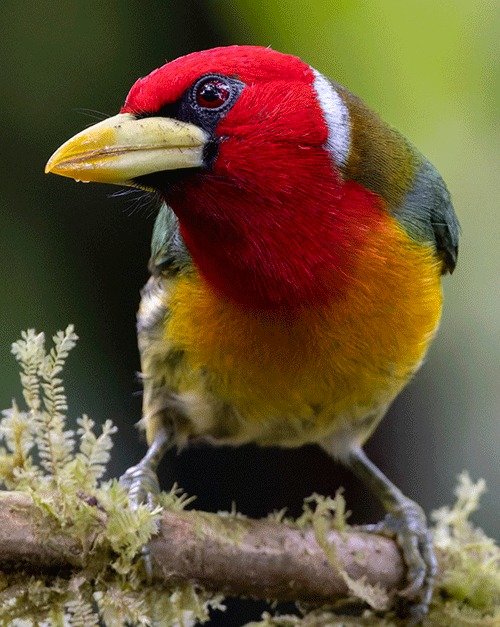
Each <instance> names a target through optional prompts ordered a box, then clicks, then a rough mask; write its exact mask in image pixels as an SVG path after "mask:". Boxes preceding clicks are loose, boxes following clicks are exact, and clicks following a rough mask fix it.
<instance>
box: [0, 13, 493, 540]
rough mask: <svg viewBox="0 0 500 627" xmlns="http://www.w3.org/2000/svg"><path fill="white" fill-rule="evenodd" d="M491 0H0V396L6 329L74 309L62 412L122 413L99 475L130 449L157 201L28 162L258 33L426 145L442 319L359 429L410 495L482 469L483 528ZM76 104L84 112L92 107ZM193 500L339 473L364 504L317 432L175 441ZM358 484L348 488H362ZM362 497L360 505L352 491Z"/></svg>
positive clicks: (426, 499) (136, 446)
mask: <svg viewBox="0 0 500 627" xmlns="http://www.w3.org/2000/svg"><path fill="white" fill-rule="evenodd" d="M499 32H500V5H499V4H498V3H497V2H494V1H491V2H486V1H484V0H476V1H474V0H462V1H459V0H458V1H457V0H432V1H431V0H419V1H418V2H417V1H415V2H407V3H405V2H401V1H400V0H379V1H369V0H365V1H359V0H358V1H351V0H339V1H338V2H335V1H334V0H310V1H309V2H307V3H304V2H301V1H299V0H280V1H279V2H275V1H272V2H271V1H269V2H266V1H264V0H261V1H259V0H234V1H233V2H231V3H229V2H225V1H223V0H213V1H212V2H210V3H207V2H202V1H201V0H167V1H165V2H161V1H160V0H110V1H108V2H104V1H102V0H99V1H97V0H66V1H65V2H63V1H62V0H59V1H53V2H43V0H42V1H39V0H37V1H36V2H35V1H34V0H15V1H14V0H3V2H2V7H1V8H0V51H1V60H2V63H1V70H0V88H1V96H0V111H1V123H0V134H1V144H0V159H1V161H2V164H1V165H2V172H3V175H2V177H1V180H0V185H1V193H0V229H1V240H0V241H1V244H0V262H1V269H2V270H1V274H0V317H1V320H0V339H1V342H0V364H1V373H2V376H1V382H0V402H1V407H7V406H9V405H10V403H11V399H12V397H13V396H15V397H17V398H18V399H19V400H20V401H21V392H20V385H19V382H18V373H17V366H16V364H15V362H14V359H13V358H12V357H11V355H10V344H11V343H12V342H13V341H14V340H16V339H17V338H18V337H19V334H20V331H21V329H26V328H28V327H35V328H36V329H37V330H44V331H46V332H47V334H48V335H49V336H50V335H52V334H53V333H54V332H55V331H56V330H58V329H61V328H65V327H66V325H67V324H68V322H73V323H74V324H75V326H76V331H77V333H78V334H79V335H80V337H81V340H80V342H79V345H78V346H77V348H76V349H75V350H74V351H73V353H72V355H71V357H70V359H69V362H68V369H67V374H66V379H65V380H66V386H67V390H68V395H69V400H70V414H71V416H72V418H75V417H76V416H78V415H80V414H81V413H83V412H87V413H89V414H90V416H91V417H92V418H94V419H95V420H96V421H98V422H101V421H104V420H105V419H106V418H111V419H113V421H115V422H116V423H117V424H118V425H119V426H120V435H119V446H117V448H116V450H115V456H114V460H113V465H112V467H111V473H112V474H119V473H121V472H123V470H124V469H125V468H126V467H127V465H129V464H130V463H132V462H135V461H136V460H138V458H139V456H140V455H141V454H142V452H143V451H144V450H145V448H144V445H143V444H142V443H139V440H138V438H137V434H136V431H135V429H134V427H133V424H134V422H136V420H137V419H138V418H139V416H140V394H139V390H140V386H139V384H138V382H137V380H136V377H135V373H136V371H137V370H138V369H139V362H138V355H137V350H136V345H135V311H136V308H137V305H138V302H139V289H140V287H141V285H142V284H143V283H144V282H145V281H146V279H147V270H146V265H147V260H148V253H149V238H150V233H151V229H152V225H153V219H154V211H153V210H152V209H151V208H148V207H146V208H144V207H141V204H143V203H142V202H141V199H140V198H139V197H138V196H136V195H134V194H132V195H126V196H119V195H118V196H113V194H114V193H115V192H116V191H119V190H118V188H116V189H114V188H111V187H106V186H100V185H86V186H83V185H76V184H75V183H74V182H72V181H70V180H64V179H62V178H59V177H55V176H45V175H44V174H43V169H44V165H45V162H46V161H47V159H48V157H49V156H50V154H51V153H52V152H53V151H54V150H55V149H56V148H57V147H58V146H59V145H60V144H61V143H62V142H63V141H65V140H66V139H68V138H69V137H70V136H71V135H73V134H74V133H75V132H77V131H79V130H81V129H82V128H83V127H85V126H86V125H88V124H90V123H93V122H94V121H96V120H97V119H100V118H101V117H102V116H101V115H100V114H99V113H96V114H95V115H94V114H92V113H91V114H88V113H86V112H84V111H82V109H90V110H93V111H98V112H103V113H104V114H110V115H112V114H114V113H116V112H118V110H119V108H120V106H121V104H122V103H123V101H124V98H125V96H126V94H127V92H128V90H129V88H130V86H131V85H132V84H133V82H134V81H135V80H136V79H137V78H138V77H139V76H144V75H145V74H147V73H149V72H150V71H151V70H152V69H154V68H155V67H157V66H159V65H162V64H163V63H164V61H165V59H166V58H167V59H169V60H171V59H173V58H175V57H177V56H180V55H182V54H186V53H188V52H191V51H193V50H199V49H203V48H209V47H213V46H217V45H227V44H231V43H239V44H260V45H266V46H271V47H273V48H275V49H278V50H281V51H283V52H289V53H293V54H296V55H298V56H300V57H301V58H302V59H304V60H305V61H307V62H308V63H310V64H311V65H312V66H314V67H316V68H318V69H319V70H320V71H321V72H323V73H325V74H327V75H329V76H331V77H333V78H335V79H336V80H338V81H339V82H341V83H342V84H344V85H345V86H346V87H347V88H349V89H350V90H351V91H353V92H354V93H356V94H357V95H359V96H361V97H362V98H364V99H365V100H366V101H367V102H368V103H369V104H370V105H371V106H372V107H373V108H374V109H375V110H377V111H379V112H380V113H381V115H382V117H383V118H385V119H386V120H387V121H389V122H390V123H391V124H393V125H394V126H395V127H396V128H398V129H399V130H400V131H401V132H402V133H403V134H404V135H406V136H407V137H408V138H409V139H410V140H411V141H413V142H414V143H415V144H416V145H417V146H418V148H419V149H420V150H421V151H422V152H423V153H424V154H425V155H426V156H428V158H429V159H430V160H431V161H432V162H433V163H434V165H435V166H436V167H437V168H438V170H439V171H440V172H441V174H442V175H443V177H444V179H445V181H446V182H447V183H448V186H449V188H450V190H451V192H452V195H453V198H454V202H455V207H456V210H457V213H458V215H459V217H460V220H461V223H462V228H463V238H462V242H461V250H460V255H459V264H458V267H457V270H456V272H455V274H454V275H453V277H451V278H450V277H446V278H445V280H444V291H445V309H444V316H443V320H442V325H441V330H440V333H439V335H438V337H437V340H436V341H435V343H434V345H433V346H432V348H431V351H430V353H429V356H428V359H427V362H426V364H425V365H424V367H423V368H422V370H421V372H420V373H419V375H418V376H417V378H416V380H415V381H414V382H413V383H412V384H411V385H410V386H409V387H408V388H407V389H406V391H405V392H404V393H403V394H402V395H401V396H400V397H399V398H398V399H397V401H396V402H395V404H394V406H393V407H392V408H391V411H390V413H389V414H388V416H387V417H386V419H385V421H384V422H383V423H382V425H381V426H380V427H379V429H378V431H377V432H376V434H375V435H374V437H373V438H372V440H371V441H370V442H369V444H368V445H367V450H368V452H369V453H370V454H371V456H372V458H373V459H374V461H376V462H377V463H378V464H379V465H380V467H381V468H382V469H383V470H384V471H385V472H386V473H387V474H388V475H389V477H391V478H392V479H393V480H394V481H395V482H396V483H397V484H398V485H399V486H400V487H401V488H402V489H403V490H404V491H405V492H406V493H407V494H408V495H409V496H411V497H413V498H415V499H417V500H418V501H419V502H420V503H421V504H422V505H423V506H424V508H425V509H426V510H427V511H430V510H431V509H433V508H436V507H438V506H441V505H442V504H444V503H449V502H451V500H452V490H453V487H454V486H455V477H456V475H457V473H458V472H460V471H461V470H463V469H468V470H469V471H470V473H471V475H472V477H473V478H479V477H484V478H485V479H486V480H487V484H488V487H489V492H488V494H487V495H486V496H485V497H484V498H483V501H482V509H481V510H480V512H479V513H478V514H477V515H476V516H475V520H476V521H477V522H478V523H479V524H480V525H481V526H483V527H484V528H485V530H486V531H487V532H488V533H489V534H491V535H492V536H494V537H496V538H497V539H498V538H499V537H500V526H499V522H498V502H499V499H498V494H499V493H500V465H499V457H500V455H499V451H500V420H499V415H500V324H499V310H500V307H499V305H500V285H499V283H500V282H499V278H498V269H499V268H500V247H499V245H498V243H497V242H498V239H499V233H500V212H499V198H500V166H499V157H500V148H499V140H500V131H499V129H500V72H499V64H500V37H499ZM89 115H90V117H89ZM163 472H164V476H163V478H162V481H163V483H164V485H166V484H168V481H169V480H170V479H171V478H175V479H177V480H179V482H180V483H181V485H182V486H183V487H185V488H186V489H187V490H188V492H190V493H194V494H197V495H199V499H198V501H197V506H198V507H207V508H210V509H217V508H225V509H228V508H230V507H231V502H232V501H233V500H235V501H236V504H237V505H238V507H239V509H240V510H242V511H243V512H244V513H246V514H249V515H262V514H264V513H265V512H266V511H269V510H272V509H274V508H281V507H284V506H286V505H288V506H289V507H290V508H291V511H292V512H293V513H297V512H298V511H299V510H300V504H301V501H302V498H303V497H304V496H306V495H307V494H309V493H311V492H312V491H314V490H315V491H318V492H323V493H326V492H330V493H333V491H334V490H335V488H336V487H337V486H338V485H340V484H343V485H346V487H347V486H351V487H352V486H354V488H356V489H351V493H350V492H349V488H348V491H347V499H348V504H349V507H350V508H351V509H352V510H353V511H354V517H355V518H356V519H364V520H366V519H372V520H374V519H375V518H377V517H378V516H379V515H380V514H381V512H380V510H379V509H378V506H376V505H375V504H374V503H373V501H372V500H371V499H369V497H367V496H366V493H365V492H364V490H360V489H359V485H358V484H356V483H355V482H353V483H349V482H350V477H349V474H348V473H345V472H344V471H343V470H342V469H340V468H339V467H338V466H336V465H334V464H333V463H332V462H330V461H329V460H328V459H326V456H325V455H323V454H322V453H321V452H320V451H318V450H316V449H315V448H314V447H306V448H305V449H303V450H301V451H285V452H283V453H280V452H278V451H276V450H268V451H258V450H256V449H255V448H254V447H245V448H243V449H241V450H238V451H227V450H224V451H221V450H217V451H213V450H211V449H205V448H199V449H196V450H193V451H188V452H185V453H183V454H182V455H180V456H177V455H174V454H172V455H171V456H170V457H169V459H168V463H167V464H166V465H165V467H164V468H163ZM360 494H361V495H362V498H361V499H359V495H360ZM358 500H360V501H361V502H360V503H358V502H357V501H358Z"/></svg>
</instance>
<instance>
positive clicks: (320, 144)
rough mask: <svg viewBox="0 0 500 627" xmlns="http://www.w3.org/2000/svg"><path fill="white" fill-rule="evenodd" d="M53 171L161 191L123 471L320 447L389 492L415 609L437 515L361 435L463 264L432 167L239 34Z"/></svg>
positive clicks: (134, 91) (413, 359) (153, 81)
mask: <svg viewBox="0 0 500 627" xmlns="http://www.w3.org/2000/svg"><path fill="white" fill-rule="evenodd" d="M46 172H52V173H55V174H59V175H62V176H66V177H70V178H73V179H75V180H79V181H87V182H88V181H93V182H103V183H111V184H117V185H122V186H129V187H136V188H141V189H143V190H147V191H149V192H151V193H152V194H154V195H156V196H157V197H159V199H160V201H161V206H160V208H159V211H158V215H157V218H156V222H155V225H154V228H153V236H152V244H151V259H150V263H149V269H150V273H151V276H150V278H149V281H148V282H147V284H146V286H145V287H144V289H143V290H142V293H141V303H140V307H139V312H138V317H137V326H138V344H139V352H140V357H141V370H142V381H143V411H142V419H141V424H142V425H143V427H144V429H145V432H146V438H147V442H148V445H149V449H148V452H147V454H146V456H145V458H144V459H143V460H142V461H141V462H139V464H137V465H136V466H134V467H132V468H131V469H129V471H127V473H126V477H125V478H126V480H128V482H129V486H130V485H131V484H134V482H135V483H137V485H139V486H142V487H144V486H147V487H146V488H144V489H145V490H146V492H149V491H150V490H151V489H152V488H153V487H154V485H153V484H154V479H151V477H155V476H156V475H155V471H156V468H157V466H158V464H159V462H160V460H161V458H162V456H163V454H164V452H165V451H166V450H167V449H168V448H170V447H172V446H174V445H176V446H177V447H178V448H179V449H182V448H184V447H186V446H188V445H190V444H192V443H194V442H199V441H205V442H210V443H212V444H230V445H240V444H245V443H248V442H254V443H257V444H258V445H262V446H281V447H298V446H301V445H303V444H306V443H318V444H319V445H320V446H321V447H322V448H323V449H324V450H326V451H327V452H328V453H329V454H330V455H331V456H332V457H333V458H335V459H336V460H337V461H339V462H340V463H342V464H344V465H345V466H346V467H348V468H350V469H351V470H352V471H353V472H354V474H355V475H357V476H358V477H359V478H360V479H361V480H362V481H364V483H365V484H366V486H367V487H368V488H369V489H370V490H371V491H372V492H373V493H374V494H375V495H376V496H377V497H378V498H379V499H380V501H381V502H382V504H383V505H384V507H385V509H386V511H387V515H386V517H385V518H384V519H383V520H382V521H381V522H380V523H377V524H376V525H372V526H368V527H370V529H371V530H372V531H375V532H377V533H386V534H388V535H391V536H392V537H394V538H396V540H397V541H398V543H399V545H400V546H401V549H402V552H403V557H404V559H405V561H406V564H407V567H408V571H407V584H406V587H405V589H404V590H401V591H399V593H400V595H401V597H402V598H405V599H407V600H408V604H409V606H410V609H409V610H408V612H409V620H410V624H418V623H419V622H421V621H422V620H423V618H424V617H425V615H426V612H427V611H428V608H429V603H430V600H431V595H432V590H433V585H434V579H435V572H436V558H435V555H434V551H433V544H432V538H431V535H430V533H429V530H428V526H427V521H426V517H425V514H424V512H423V510H422V508H421V507H420V506H419V505H418V504H417V503H416V502H414V501H413V500H411V499H410V498H408V497H407V496H405V495H404V494H403V493H402V492H401V491H400V490H399V489H398V488H397V487H396V486H395V485H394V484H393V483H392V482H391V481H390V480H389V479H388V478H387V477H386V476H385V475H384V474H383V473H382V472H381V471H380V470H379V469H378V468H377V467H376V466H375V465H374V464H373V463H372V462H371V461H370V459H369V458H368V457H367V456H366V454H365V452H364V450H363V444H364V443H365V441H366V440H367V439H368V437H369V436H370V435H371V434H372V432H373V431H374V429H375V428H376V426H377V425H378V423H379V422H380V420H381V419H382V417H383V416H384V414H385V413H386V411H387V409H388V407H389V406H390V404H391V402H392V401H393V400H394V398H395V397H396V396H397V395H398V394H399V392H400V391H401V390H402V389H403V388H404V386H405V385H406V384H407V383H408V382H409V381H410V380H411V379H412V378H413V376H414V375H415V373H416V372H417V370H418V369H419V368H420V366H421V364H422V362H423V360H424V358H425V355H426V352H427V349H428V347H429V345H430V343H431V341H432V339H433V338H434V336H435V334H436V331H437V328H438V325H439V320H440V314H441V308H442V287H441V278H442V276H443V275H445V274H447V273H450V274H451V273H452V272H453V270H454V268H455V265H456V263H457V254H458V239H459V233H460V226H459V222H458V219H457V216H456V214H455V211H454V208H453V205H452V202H451V198H450V193H449V191H448V189H447V187H446V185H445V183H444V181H443V179H442V178H441V176H440V175H439V173H438V172H437V170H436V169H435V168H434V166H433V165H431V163H430V162H429V161H428V160H427V159H426V158H425V157H424V156H423V155H422V154H421V153H420V152H419V151H418V150H417V149H416V148H415V147H414V146H413V145H412V144H411V143H410V142H409V141H408V140H407V139H405V138H404V137H403V136H402V135H401V134H400V133H399V132H398V131H396V130H395V129H393V128H392V127H391V126H389V125H388V124H387V123H386V122H384V121H383V120H382V119H381V118H380V116H379V115H378V114H377V113H375V112H374V111H372V109H370V108H369V107H368V106H367V105H366V104H365V103H364V101H363V100H362V99H360V98H358V97H357V96H355V95H354V94H352V93H350V92H349V91H348V90H347V89H346V88H344V87H343V86H341V85H340V84H339V83H337V82H335V81H334V80H331V79H329V78H327V77H326V76H324V75H323V74H322V73H321V72H319V71H318V70H316V69H314V68H313V67H311V66H310V65H308V64H307V63H306V62H304V61H302V60H301V59H299V58H298V57H296V56H293V55H290V54H283V53H280V52H277V51H274V50H272V49H271V48H265V47H259V46H238V45H234V46H228V47H220V48H214V49H211V50H204V51H200V52H193V53H190V54H188V55H186V56H183V57H179V58H177V59H175V60H174V61H171V62H169V63H166V64H165V65H163V66H162V67H159V68H158V69H156V70H154V71H153V72H152V73H151V74H149V75H148V76H146V77H145V78H140V79H139V80H137V81H136V83H135V84H134V85H133V86H132V88H131V90H130V92H129V93H128V96H127V97H126V100H125V103H124V105H123V107H122V108H121V110H120V113H118V114H117V115H115V116H113V117H110V118H107V119H105V120H102V121H101V122H99V123H97V124H95V125H93V126H91V127H89V128H87V129H85V130H83V131H81V132H80V133H78V134H77V135H75V136H74V137H73V138H71V139H70V140H68V141H67V142H66V143H64V144H63V145H62V146H61V147H60V148H59V149H58V150H57V151H56V152H55V153H54V154H53V155H52V157H51V158H50V160H49V161H48V163H47V166H46ZM148 478H149V479H150V480H151V481H150V483H151V485H148ZM134 485H135V484H134ZM131 489H132V488H131ZM141 494H142V493H141Z"/></svg>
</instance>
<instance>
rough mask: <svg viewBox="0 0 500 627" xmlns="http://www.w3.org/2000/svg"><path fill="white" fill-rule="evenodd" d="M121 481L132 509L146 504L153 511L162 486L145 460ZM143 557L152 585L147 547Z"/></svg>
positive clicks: (147, 577) (144, 548)
mask: <svg viewBox="0 0 500 627" xmlns="http://www.w3.org/2000/svg"><path fill="white" fill-rule="evenodd" d="M119 481H120V483H121V484H122V485H124V486H125V487H126V488H127V491H128V495H129V501H130V506H131V507H132V509H137V508H138V507H139V505H142V504H146V505H147V506H148V507H149V508H150V509H151V510H153V509H154V508H155V507H156V497H157V495H158V494H159V493H160V484H159V482H158V477H157V476H156V473H155V471H154V470H153V469H152V468H150V467H149V466H148V464H147V463H144V460H142V461H141V462H139V463H138V464H137V465H136V466H132V467H131V468H129V469H128V470H127V471H126V472H125V473H124V474H123V475H122V476H121V477H120V479H119ZM141 556H142V559H143V562H144V570H145V573H146V581H147V582H148V583H151V582H152V580H153V564H152V561H151V553H150V552H149V549H148V547H147V546H143V547H142V549H141Z"/></svg>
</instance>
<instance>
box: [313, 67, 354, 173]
mask: <svg viewBox="0 0 500 627" xmlns="http://www.w3.org/2000/svg"><path fill="white" fill-rule="evenodd" d="M311 70H312V71H313V73H314V83H313V87H314V90H315V91H316V94H317V96H318V101H319V104H320V107H321V109H322V111H323V115H324V117H325V121H326V124H327V126H328V139H327V140H326V143H325V150H328V152H329V153H330V154H331V155H332V157H333V159H334V160H335V163H336V164H337V165H338V166H344V165H345V164H346V163H347V160H348V159H349V149H350V146H351V123H350V117H349V110H348V109H347V106H346V104H345V102H344V101H343V100H342V98H341V97H340V96H339V95H338V93H337V92H336V91H335V88H334V87H333V85H332V84H331V83H330V81H329V80H328V79H327V78H325V77H324V76H323V74H320V73H319V72H318V70H315V69H314V68H311Z"/></svg>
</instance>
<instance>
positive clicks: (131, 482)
mask: <svg viewBox="0 0 500 627" xmlns="http://www.w3.org/2000/svg"><path fill="white" fill-rule="evenodd" d="M171 446H172V430H171V427H170V425H162V426H161V427H160V428H159V429H158V431H157V432H156V435H155V439H154V440H153V443H152V444H151V446H150V447H149V449H148V451H147V453H146V455H145V456H144V457H143V458H142V459H141V461H140V462H139V463H138V464H137V465H136V466H132V467H131V468H129V469H128V470H127V471H126V472H125V473H124V474H123V475H122V476H121V477H120V483H123V484H124V485H125V486H126V487H127V488H128V492H129V496H130V501H131V502H132V504H133V505H134V506H135V507H137V505H139V504H140V503H149V504H150V505H153V503H152V497H153V496H154V495H155V494H159V492H160V486H159V483H158V477H157V476H156V470H157V468H158V466H159V464H160V462H161V460H162V458H163V456H164V455H165V453H166V452H167V450H168V449H169V448H170V447H171Z"/></svg>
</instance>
